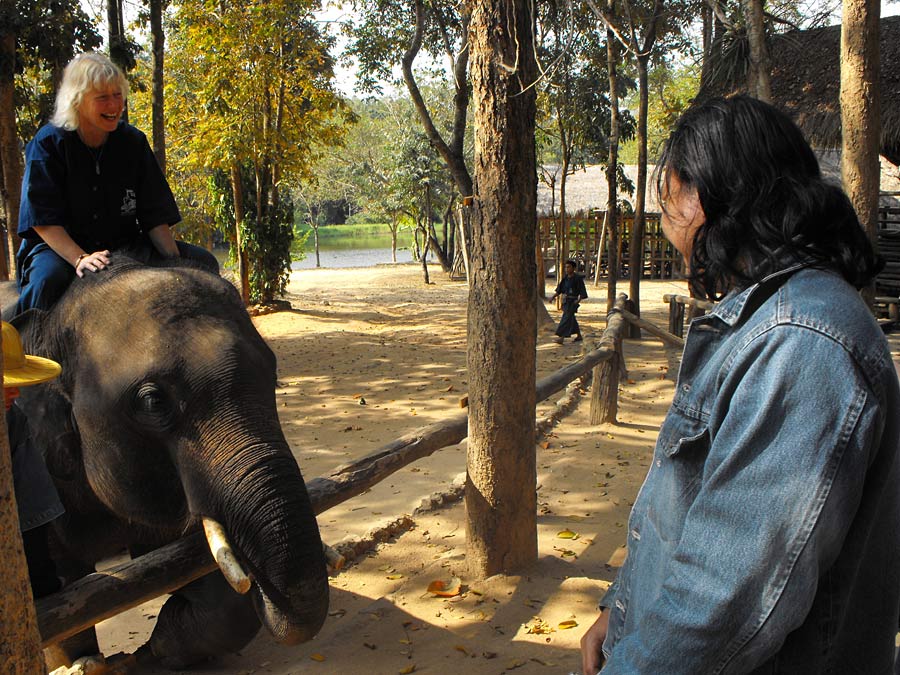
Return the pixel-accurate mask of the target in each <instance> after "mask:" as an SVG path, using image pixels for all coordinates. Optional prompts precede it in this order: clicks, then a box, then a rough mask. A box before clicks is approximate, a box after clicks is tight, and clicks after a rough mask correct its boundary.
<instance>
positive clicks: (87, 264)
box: [15, 52, 219, 315]
mask: <svg viewBox="0 0 900 675" xmlns="http://www.w3.org/2000/svg"><path fill="white" fill-rule="evenodd" d="M127 98H128V81H127V80H126V79H125V75H124V74H123V73H122V71H121V70H119V68H118V67H117V66H116V65H114V64H113V63H112V62H111V61H110V60H109V59H108V58H106V57H105V56H103V55H101V54H96V53H90V52H89V53H85V54H80V55H78V56H76V57H75V58H74V59H72V61H71V62H69V65H67V66H66V69H65V72H64V73H63V79H62V83H61V84H60V87H59V91H58V92H57V95H56V108H55V112H54V114H53V120H52V122H51V123H50V124H47V125H45V126H43V127H42V128H41V129H40V130H39V131H38V132H37V134H36V135H35V137H34V139H33V140H32V141H31V142H30V143H29V144H28V145H27V146H26V148H25V175H24V177H23V181H22V202H21V208H20V210H19V225H18V233H19V236H20V237H22V245H21V247H20V248H19V252H18V255H17V256H16V261H17V267H18V270H17V272H18V274H17V277H18V283H19V301H18V304H17V305H16V310H15V314H16V315H18V314H20V313H22V312H24V311H25V310H27V309H31V308H38V309H49V308H50V307H51V306H52V305H53V304H55V303H56V301H57V300H58V299H59V298H60V297H61V296H62V294H63V293H64V292H65V290H66V289H67V288H68V287H69V284H70V283H71V282H72V279H73V278H74V276H75V275H76V274H77V275H78V276H83V275H84V274H85V272H99V271H100V270H102V269H105V268H106V266H107V265H108V264H109V260H110V255H112V254H111V253H110V251H114V250H115V249H117V248H122V247H125V246H128V247H129V253H130V255H132V256H134V257H137V258H138V259H141V260H142V261H143V262H151V261H153V260H155V259H161V258H173V257H178V256H182V257H185V258H191V259H194V260H196V261H197V262H198V263H199V264H200V265H201V266H203V267H205V268H207V269H209V270H210V271H211V272H214V273H216V274H218V271H219V264H218V261H216V259H215V256H213V255H212V254H211V253H210V252H209V251H206V250H205V249H203V248H200V247H199V246H193V245H191V244H186V243H184V242H180V241H175V238H174V237H173V236H172V231H171V229H170V227H171V226H172V225H174V224H175V223H177V222H179V221H180V220H181V214H180V213H179V211H178V206H177V205H176V204H175V198H174V196H173V195H172V191H171V190H170V189H169V185H168V183H167V182H166V179H165V176H163V173H162V171H161V170H160V168H159V164H158V163H157V161H156V157H155V156H154V155H153V152H152V151H151V150H150V145H149V144H148V143H147V137H146V136H144V134H143V133H142V132H140V131H138V130H137V129H136V128H135V127H133V126H131V125H129V124H126V123H124V122H123V121H122V112H123V111H124V109H125V101H126V99H127Z"/></svg>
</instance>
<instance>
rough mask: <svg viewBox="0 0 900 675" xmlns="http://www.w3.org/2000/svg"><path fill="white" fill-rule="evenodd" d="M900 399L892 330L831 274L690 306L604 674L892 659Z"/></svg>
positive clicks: (782, 275)
mask: <svg viewBox="0 0 900 675" xmlns="http://www.w3.org/2000/svg"><path fill="white" fill-rule="evenodd" d="M898 406H900V392H898V380H897V374H896V373H895V371H894V367H893V364H892V362H891V356H890V353H889V351H888V348H887V344H886V341H885V339H884V336H883V334H882V332H881V330H880V329H879V327H878V325H877V323H876V322H875V320H874V319H873V318H872V316H871V313H870V312H869V310H868V309H867V307H866V306H865V304H864V303H863V302H862V300H861V298H860V297H859V294H858V293H857V292H856V291H855V290H854V289H853V288H852V287H851V286H850V285H849V284H847V283H846V282H845V281H844V280H843V279H842V278H841V277H839V276H838V275H836V274H834V273H832V272H829V271H825V270H821V269H814V268H809V267H808V268H803V267H802V266H799V265H798V266H796V267H794V268H791V269H787V270H783V271H781V272H778V273H776V274H773V275H771V276H770V277H769V278H768V279H766V280H764V281H763V282H761V283H760V284H757V285H755V286H751V287H749V288H747V289H744V290H742V291H736V292H732V293H731V294H729V295H728V296H727V297H726V298H725V299H724V300H723V301H722V302H721V303H720V304H719V305H718V306H717V307H716V308H715V310H713V311H712V312H711V313H710V314H709V315H707V316H704V317H701V318H699V319H696V320H694V321H693V322H692V323H691V326H690V330H689V332H688V337H687V341H686V344H685V348H684V355H683V358H682V364H681V370H680V372H679V375H678V383H677V388H676V391H675V397H674V400H673V402H672V406H671V408H670V410H669V412H668V415H667V416H666V419H665V421H664V423H663V425H662V427H661V428H660V432H659V439H658V440H657V443H656V450H655V452H654V457H653V463H652V464H651V466H650V470H649V472H648V474H647V477H646V479H645V481H644V485H643V487H642V488H641V491H640V493H639V495H638V497H637V499H636V501H635V503H634V507H633V509H632V512H631V517H630V519H629V527H628V556H627V558H626V561H625V563H624V565H623V567H622V569H621V570H620V572H619V575H618V577H617V579H616V581H615V583H614V584H613V585H612V586H611V587H610V590H609V592H608V593H607V594H606V596H605V597H604V598H603V600H602V602H601V606H603V607H608V608H609V610H610V619H609V630H608V633H607V637H606V641H605V642H604V644H603V652H604V655H605V656H606V657H607V663H606V666H605V667H604V669H603V671H602V672H603V675H614V674H616V673H641V674H642V675H676V674H678V673H685V674H688V673H689V674H691V675H706V674H712V673H792V674H794V673H841V674H846V673H866V674H867V675H878V674H880V673H889V672H891V670H892V664H893V660H894V637H895V635H896V633H897V623H898V609H900V461H898V424H900V416H898Z"/></svg>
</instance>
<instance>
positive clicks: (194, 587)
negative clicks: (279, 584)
mask: <svg viewBox="0 0 900 675" xmlns="http://www.w3.org/2000/svg"><path fill="white" fill-rule="evenodd" d="M260 625H261V624H260V621H259V618H258V617H257V615H256V610H255V609H254V608H253V602H252V600H251V598H250V596H249V595H238V594H237V593H235V592H234V591H233V590H231V587H230V586H229V585H228V583H227V582H226V581H225V578H224V577H223V576H222V574H221V573H220V572H214V573H212V574H209V575H207V576H205V577H203V578H202V579H198V580H197V581H194V582H192V583H190V584H188V585H187V586H185V587H184V588H181V589H179V590H178V591H177V592H176V593H174V594H173V595H172V597H170V598H169V599H168V600H167V601H166V603H165V604H164V605H163V606H162V609H161V610H160V612H159V616H158V618H157V620H156V626H155V627H154V629H153V634H152V635H151V636H150V641H149V642H148V643H147V644H146V645H144V646H143V647H141V649H139V650H138V653H137V659H138V661H139V662H145V661H150V660H152V661H155V662H156V663H159V664H160V665H162V666H163V667H164V668H168V669H169V670H184V669H186V668H190V667H191V666H195V665H197V664H200V663H203V662H204V661H209V660H210V659H215V658H217V657H219V656H222V655H223V654H230V653H233V652H236V651H239V650H241V649H243V648H244V647H245V646H246V645H247V643H249V642H250V640H252V639H253V637H254V636H255V635H256V633H257V632H259V629H260Z"/></svg>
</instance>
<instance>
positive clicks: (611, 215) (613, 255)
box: [597, 0, 620, 311]
mask: <svg viewBox="0 0 900 675" xmlns="http://www.w3.org/2000/svg"><path fill="white" fill-rule="evenodd" d="M606 7H607V10H608V11H609V13H610V14H612V13H613V10H614V9H615V0H608V3H607V5H606ZM618 46H619V45H618V42H616V39H615V34H614V33H613V31H612V29H611V28H607V30H606V51H607V62H606V63H607V69H608V72H609V107H610V120H611V121H610V125H609V160H608V161H607V164H606V186H607V190H608V197H607V200H606V232H607V242H608V250H609V253H608V255H607V269H608V277H607V278H608V280H607V284H606V311H611V310H612V308H613V306H614V305H615V304H616V282H617V281H618V279H619V204H618V199H617V190H616V170H617V168H618V166H619V123H620V115H619V77H618V60H619V59H618V56H619V55H618V52H619V49H618ZM597 264H598V265H599V264H600V261H599V260H598V261H597Z"/></svg>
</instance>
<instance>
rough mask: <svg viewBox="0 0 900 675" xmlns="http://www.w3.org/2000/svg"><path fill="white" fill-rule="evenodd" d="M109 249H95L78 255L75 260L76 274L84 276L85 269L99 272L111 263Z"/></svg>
mask: <svg viewBox="0 0 900 675" xmlns="http://www.w3.org/2000/svg"><path fill="white" fill-rule="evenodd" d="M109 255H110V254H109V251H94V252H93V253H85V254H83V255H81V256H79V257H78V260H77V261H76V262H75V274H77V275H78V276H79V277H83V276H84V273H85V271H91V272H99V271H100V270H105V269H106V266H107V265H109Z"/></svg>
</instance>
